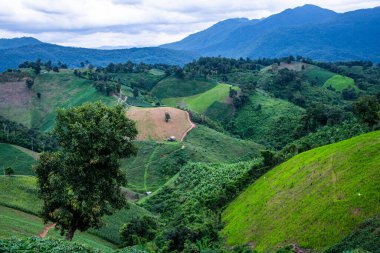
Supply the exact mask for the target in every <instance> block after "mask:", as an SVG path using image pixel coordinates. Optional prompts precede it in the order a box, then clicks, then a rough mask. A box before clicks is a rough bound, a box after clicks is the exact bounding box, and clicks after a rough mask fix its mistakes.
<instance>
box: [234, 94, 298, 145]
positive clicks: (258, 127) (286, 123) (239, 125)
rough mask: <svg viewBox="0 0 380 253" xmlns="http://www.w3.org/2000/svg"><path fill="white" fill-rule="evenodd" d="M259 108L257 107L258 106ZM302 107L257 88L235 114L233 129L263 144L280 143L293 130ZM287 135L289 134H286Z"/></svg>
mask: <svg viewBox="0 0 380 253" xmlns="http://www.w3.org/2000/svg"><path fill="white" fill-rule="evenodd" d="M259 105H260V106H261V109H258V106H259ZM303 112H304V109H302V108H300V107H298V106H296V105H294V104H292V103H290V102H288V101H285V100H282V99H277V98H273V97H271V96H269V95H267V94H266V93H264V92H262V91H260V90H258V91H256V92H255V93H254V94H253V95H252V96H251V97H250V102H248V103H247V104H246V105H245V106H244V107H243V108H241V109H240V110H239V111H238V113H237V114H236V116H235V119H234V120H235V129H234V131H236V132H237V133H238V134H240V135H241V136H243V137H245V138H250V139H252V140H254V141H257V142H258V141H260V142H261V143H264V144H270V145H271V144H272V143H274V142H276V143H282V144H286V143H287V142H288V141H289V140H283V139H281V136H285V137H286V136H288V135H291V133H292V132H293V131H294V130H295V127H296V125H295V124H293V123H292V122H296V123H299V122H300V118H301V115H302V113H303ZM288 137H289V136H288Z"/></svg>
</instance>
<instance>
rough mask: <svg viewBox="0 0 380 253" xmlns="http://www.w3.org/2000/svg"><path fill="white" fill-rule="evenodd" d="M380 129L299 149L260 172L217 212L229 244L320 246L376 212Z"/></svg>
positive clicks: (336, 239) (378, 206)
mask: <svg viewBox="0 0 380 253" xmlns="http://www.w3.org/2000/svg"><path fill="white" fill-rule="evenodd" d="M379 149H380V131H377V132H372V133H368V134H364V135H360V136H358V137H354V138H352V139H349V140H345V141H342V142H339V143H336V144H331V145H327V146H323V147H320V148H317V149H313V150H310V151H307V152H304V153H301V154H299V155H297V156H295V157H293V158H292V159H290V160H288V161H287V162H285V163H283V164H281V165H279V166H277V167H276V168H274V169H273V170H271V171H269V172H268V173H266V174H265V175H263V176H262V177H261V178H260V179H259V180H257V181H256V182H254V183H253V184H252V185H251V186H249V187H248V188H247V189H246V190H245V191H244V192H243V193H242V194H241V195H240V196H239V197H237V198H236V199H235V200H234V201H233V202H232V203H231V204H229V205H228V207H227V208H226V209H225V210H224V212H223V214H222V220H223V222H225V224H226V226H225V227H224V229H223V234H224V236H226V237H227V242H228V244H230V245H241V244H244V243H253V244H254V245H255V248H256V249H257V250H259V251H264V250H270V249H273V248H274V247H277V246H281V245H284V244H289V243H297V244H298V245H300V246H302V247H304V248H313V249H316V250H322V249H324V248H326V247H329V246H332V245H334V244H336V243H338V242H339V241H340V240H341V239H343V238H344V237H345V236H347V235H348V234H349V233H350V232H351V231H352V230H353V229H354V228H355V227H356V226H357V225H358V224H359V223H360V222H362V221H363V220H365V219H368V218H370V217H373V216H375V215H376V214H377V213H378V212H379V211H380V204H379V199H380V189H379V185H378V182H379V181H380V177H379V176H380V167H379V166H378V165H379V164H380V153H379V152H378V151H379Z"/></svg>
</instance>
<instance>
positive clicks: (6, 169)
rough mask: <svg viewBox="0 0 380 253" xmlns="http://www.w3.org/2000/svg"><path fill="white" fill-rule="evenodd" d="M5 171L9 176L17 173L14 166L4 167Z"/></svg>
mask: <svg viewBox="0 0 380 253" xmlns="http://www.w3.org/2000/svg"><path fill="white" fill-rule="evenodd" d="M4 173H5V175H7V176H12V175H13V174H15V171H14V169H13V168H12V167H6V168H5V169H4Z"/></svg>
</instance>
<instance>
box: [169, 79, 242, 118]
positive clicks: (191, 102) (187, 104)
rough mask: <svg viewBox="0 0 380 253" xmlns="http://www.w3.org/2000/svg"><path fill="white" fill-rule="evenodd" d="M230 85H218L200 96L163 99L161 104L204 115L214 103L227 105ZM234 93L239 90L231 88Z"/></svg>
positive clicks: (234, 87)
mask: <svg viewBox="0 0 380 253" xmlns="http://www.w3.org/2000/svg"><path fill="white" fill-rule="evenodd" d="M230 87H231V86H230V85H228V84H218V85H217V86H215V87H214V88H212V89H210V90H207V91H205V92H203V93H201V94H197V95H193V96H189V97H175V98H165V99H163V100H162V102H163V103H164V104H165V105H168V106H173V107H176V106H178V107H180V108H186V109H189V110H191V111H195V112H198V113H205V112H206V110H207V109H208V108H209V107H210V106H212V105H213V104H214V103H215V102H222V103H228V102H229V101H228V98H229V91H230ZM232 88H233V89H234V90H236V91H239V88H238V87H236V86H232Z"/></svg>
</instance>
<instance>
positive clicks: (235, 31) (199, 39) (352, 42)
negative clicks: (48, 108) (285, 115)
mask: <svg viewBox="0 0 380 253" xmlns="http://www.w3.org/2000/svg"><path fill="white" fill-rule="evenodd" d="M379 24H380V7H376V8H372V9H362V10H356V11H351V12H346V13H336V12H334V11H331V10H328V9H323V8H320V7H318V6H315V5H304V6H302V7H297V8H294V9H287V10H285V11H283V12H281V13H278V14H275V15H272V16H269V17H267V18H263V19H252V20H249V19H247V18H235V19H228V20H224V21H221V22H218V23H216V24H215V25H213V26H211V27H209V28H207V29H206V30H203V31H200V32H198V33H194V34H192V35H190V36H188V37H186V38H184V39H183V40H181V41H178V42H174V43H170V44H165V45H161V46H159V47H146V48H131V49H112V50H101V49H88V48H76V47H64V46H59V45H55V44H49V43H44V42H41V41H39V40H37V39H35V38H30V37H24V38H15V39H0V70H5V69H7V68H16V67H17V66H18V64H19V63H21V62H23V61H34V60H36V59H37V58H40V59H41V60H43V61H47V60H52V61H53V62H57V61H61V62H64V63H66V64H67V65H68V66H69V67H76V66H79V63H80V62H81V61H85V60H88V61H89V62H90V63H92V64H93V65H95V66H104V65H106V64H108V63H109V62H114V63H119V62H126V61H128V60H131V61H133V62H145V63H166V64H178V65H183V64H185V63H187V62H191V61H193V60H194V59H197V58H198V57H200V56H223V57H232V58H239V57H249V58H252V59H255V58H259V57H267V58H273V57H283V56H289V55H302V56H304V57H309V58H312V59H314V60H319V61H345V60H371V61H374V62H380V42H379V41H380V25H379Z"/></svg>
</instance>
